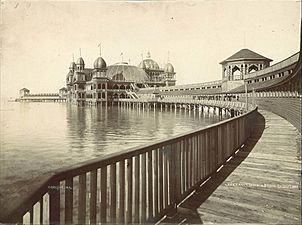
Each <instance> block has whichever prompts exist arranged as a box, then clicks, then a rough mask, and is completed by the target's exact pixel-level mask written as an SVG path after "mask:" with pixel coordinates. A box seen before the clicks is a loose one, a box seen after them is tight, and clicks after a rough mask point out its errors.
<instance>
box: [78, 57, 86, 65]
mask: <svg viewBox="0 0 302 225" xmlns="http://www.w3.org/2000/svg"><path fill="white" fill-rule="evenodd" d="M77 65H85V62H84V59H83V58H82V57H80V58H78V60H77Z"/></svg>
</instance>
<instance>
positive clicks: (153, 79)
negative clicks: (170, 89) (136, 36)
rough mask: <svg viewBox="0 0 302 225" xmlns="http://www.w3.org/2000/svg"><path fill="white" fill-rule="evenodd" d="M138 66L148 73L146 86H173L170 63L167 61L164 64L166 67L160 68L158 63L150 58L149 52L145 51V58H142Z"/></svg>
mask: <svg viewBox="0 0 302 225" xmlns="http://www.w3.org/2000/svg"><path fill="white" fill-rule="evenodd" d="M167 66H168V67H167ZM138 67H140V68H142V69H143V70H144V71H145V72H146V73H147V74H148V79H149V80H148V82H147V84H148V86H152V87H154V86H156V87H162V86H174V85H175V83H176V80H175V76H174V75H175V72H174V67H173V66H172V64H171V63H168V64H167V65H166V67H167V68H168V69H167V68H166V67H165V68H160V67H159V65H158V63H157V62H156V61H154V60H153V59H151V54H150V52H148V53H147V57H146V59H143V60H142V61H141V62H140V64H139V65H138Z"/></svg>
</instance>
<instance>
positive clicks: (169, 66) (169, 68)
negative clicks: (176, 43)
mask: <svg viewBox="0 0 302 225" xmlns="http://www.w3.org/2000/svg"><path fill="white" fill-rule="evenodd" d="M165 72H166V73H174V67H173V66H172V64H171V63H167V64H166V66H165Z"/></svg>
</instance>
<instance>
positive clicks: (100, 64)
mask: <svg viewBox="0 0 302 225" xmlns="http://www.w3.org/2000/svg"><path fill="white" fill-rule="evenodd" d="M93 67H94V68H95V69H106V67H107V65H106V62H105V60H104V59H103V58H102V57H101V56H100V57H98V58H97V59H96V60H95V61H94V64H93Z"/></svg>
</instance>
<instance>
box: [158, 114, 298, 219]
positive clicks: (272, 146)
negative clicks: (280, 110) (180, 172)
mask: <svg viewBox="0 0 302 225" xmlns="http://www.w3.org/2000/svg"><path fill="white" fill-rule="evenodd" d="M259 112H260V114H259V115H258V118H257V121H256V127H257V128H256V130H255V131H254V134H253V135H252V137H251V138H250V139H249V140H248V143H247V145H246V146H244V147H243V148H242V149H241V150H240V151H239V152H238V153H237V154H236V155H234V157H233V158H232V159H231V160H230V161H229V162H228V163H227V164H226V165H225V166H224V167H223V168H222V169H221V170H220V171H219V172H217V173H216V174H215V175H213V176H212V178H211V179H210V180H209V181H208V182H207V183H205V184H204V185H203V186H202V187H201V189H200V191H198V192H195V193H194V194H193V195H192V196H191V197H190V198H188V199H187V200H186V201H185V202H184V203H182V204H181V206H180V208H179V209H178V213H177V214H176V215H174V216H173V217H172V218H167V219H165V220H164V221H163V222H164V223H169V222H171V223H183V224H187V223H191V224H192V223H195V224H201V223H204V224H212V223H223V224H225V223H266V224H268V223H270V224H277V223H278V224H300V223H301V196H300V195H301V183H300V182H301V143H300V141H301V139H300V138H301V137H300V135H299V133H298V132H297V130H296V129H295V128H294V127H293V126H292V125H291V124H290V123H289V122H288V121H286V120H285V119H283V118H281V117H279V116H277V115H276V114H273V113H271V112H267V111H261V110H260V111H259ZM299 139H300V140H299ZM299 143H300V144H299Z"/></svg>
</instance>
